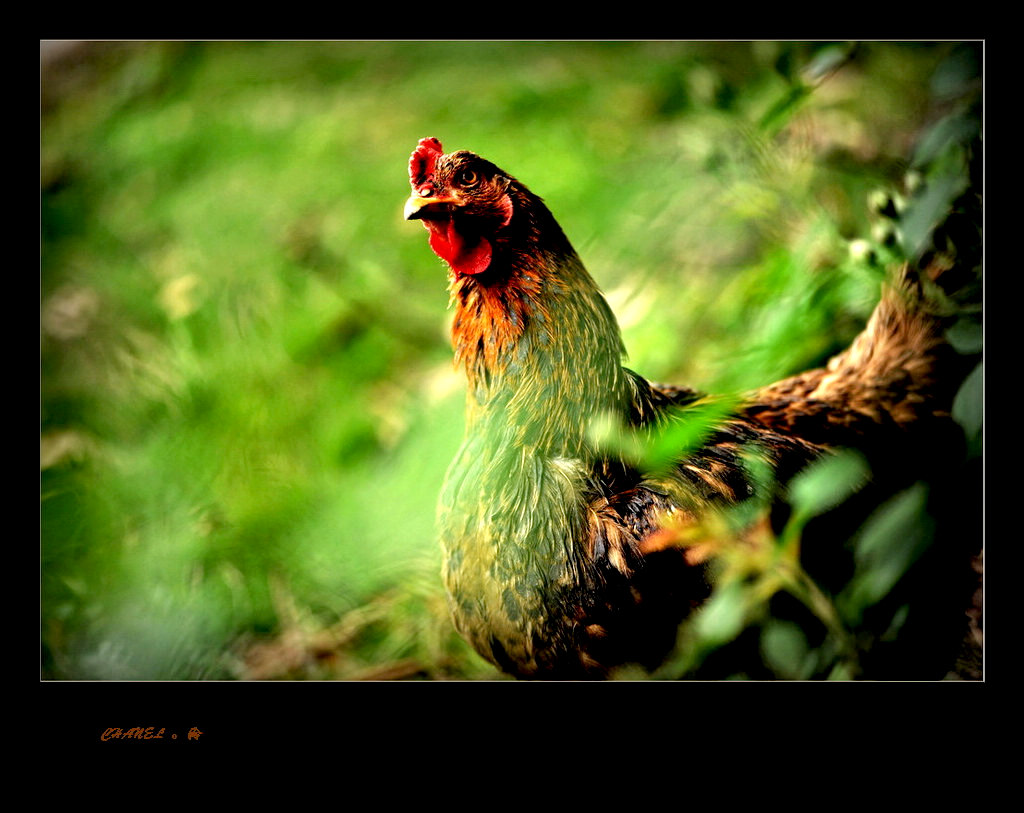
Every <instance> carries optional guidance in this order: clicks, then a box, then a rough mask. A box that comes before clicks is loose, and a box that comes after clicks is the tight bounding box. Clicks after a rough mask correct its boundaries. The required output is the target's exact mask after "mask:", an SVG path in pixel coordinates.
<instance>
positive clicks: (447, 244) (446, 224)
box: [427, 220, 491, 275]
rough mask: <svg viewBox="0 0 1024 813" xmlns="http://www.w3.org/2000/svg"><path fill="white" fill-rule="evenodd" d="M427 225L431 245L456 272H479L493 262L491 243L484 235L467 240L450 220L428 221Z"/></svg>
mask: <svg viewBox="0 0 1024 813" xmlns="http://www.w3.org/2000/svg"><path fill="white" fill-rule="evenodd" d="M427 226H428V228H429V229H430V247H431V248H432V249H433V250H434V253H435V254H436V255H437V256H438V257H440V258H441V259H442V260H444V261H445V262H446V263H448V265H449V266H451V269H452V270H453V271H454V272H455V273H456V274H459V275H462V274H470V275H472V274H479V273H482V272H483V271H486V270H487V267H488V266H489V265H490V264H491V244H490V242H489V241H487V240H486V239H484V238H483V237H478V238H476V239H475V241H473V242H467V241H466V239H465V238H464V237H463V236H462V235H461V234H459V232H458V231H457V230H456V229H455V225H454V224H453V223H452V221H450V220H447V221H427Z"/></svg>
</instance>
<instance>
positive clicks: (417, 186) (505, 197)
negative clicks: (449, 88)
mask: <svg viewBox="0 0 1024 813" xmlns="http://www.w3.org/2000/svg"><path fill="white" fill-rule="evenodd" d="M409 182H410V183H411V184H412V196H411V197H410V198H409V200H408V202H407V203H406V204H405V217H406V220H421V221H423V225H424V226H425V227H426V228H427V229H428V230H429V231H430V247H431V248H432V249H433V250H434V253H435V254H437V255H438V256H439V257H440V258H441V259H443V260H444V261H445V262H446V263H448V265H449V267H450V268H451V269H452V271H453V272H454V273H455V275H456V276H462V275H475V274H481V273H483V272H484V271H486V270H487V269H488V268H489V267H490V265H491V261H492V258H493V256H494V250H495V240H496V239H497V238H498V232H500V231H501V230H502V229H504V228H505V227H506V226H508V225H509V223H510V222H511V220H512V215H513V212H514V210H515V207H514V205H513V203H512V198H511V197H510V195H509V191H510V188H511V186H512V180H511V179H510V178H508V177H507V176H506V175H505V174H504V173H502V171H501V170H499V169H498V168H497V167H496V166H494V164H492V163H490V162H489V161H485V160H484V159H482V158H480V157H479V156H477V155H474V154H473V153H471V152H466V151H465V150H460V151H458V152H453V153H450V154H446V153H445V152H444V149H443V148H442V147H441V142H440V141H438V140H437V139H436V138H423V139H420V142H419V145H418V146H417V147H416V149H415V150H414V151H413V153H412V156H411V157H410V158H409Z"/></svg>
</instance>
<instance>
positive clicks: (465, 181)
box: [457, 169, 477, 186]
mask: <svg viewBox="0 0 1024 813" xmlns="http://www.w3.org/2000/svg"><path fill="white" fill-rule="evenodd" d="M457 180H458V183H459V186H472V185H473V184H475V183H476V181H477V174H476V173H475V172H473V170H471V169H464V170H462V171H461V172H460V173H459V174H458V178H457Z"/></svg>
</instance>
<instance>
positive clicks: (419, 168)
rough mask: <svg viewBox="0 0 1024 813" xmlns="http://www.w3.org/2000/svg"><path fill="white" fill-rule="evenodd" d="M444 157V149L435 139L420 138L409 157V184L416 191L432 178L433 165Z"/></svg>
mask: <svg viewBox="0 0 1024 813" xmlns="http://www.w3.org/2000/svg"><path fill="white" fill-rule="evenodd" d="M442 155H444V147H442V146H441V142H440V141H438V140H437V139H436V138H421V139H420V143H419V144H418V145H417V146H416V149H415V150H413V153H412V155H411V156H409V182H410V183H411V184H412V186H413V189H418V188H419V187H421V186H423V185H424V184H425V183H427V182H428V181H430V180H431V179H432V178H433V176H434V165H435V164H436V163H437V159H438V158H440V157H441V156H442Z"/></svg>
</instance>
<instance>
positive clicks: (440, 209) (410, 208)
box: [405, 195, 462, 220]
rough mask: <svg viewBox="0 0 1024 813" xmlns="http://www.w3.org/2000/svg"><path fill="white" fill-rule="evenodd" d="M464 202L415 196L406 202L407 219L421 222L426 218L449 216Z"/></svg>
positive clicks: (454, 199)
mask: <svg viewBox="0 0 1024 813" xmlns="http://www.w3.org/2000/svg"><path fill="white" fill-rule="evenodd" d="M461 205H462V201H460V200H459V199H458V198H422V197H420V196H419V195H413V196H412V197H411V198H409V200H407V201H406V202H405V219H406V220H421V219H423V218H425V217H431V216H434V217H436V216H438V215H447V214H449V213H450V212H451V207H453V206H461Z"/></svg>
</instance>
